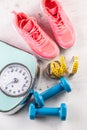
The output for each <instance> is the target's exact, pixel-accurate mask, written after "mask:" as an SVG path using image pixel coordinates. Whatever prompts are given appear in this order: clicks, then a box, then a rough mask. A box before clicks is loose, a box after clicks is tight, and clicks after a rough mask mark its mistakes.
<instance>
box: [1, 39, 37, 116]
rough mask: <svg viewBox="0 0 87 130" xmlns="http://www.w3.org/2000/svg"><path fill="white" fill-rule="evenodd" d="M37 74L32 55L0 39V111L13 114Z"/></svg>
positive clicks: (35, 79)
mask: <svg viewBox="0 0 87 130" xmlns="http://www.w3.org/2000/svg"><path fill="white" fill-rule="evenodd" d="M38 75H39V67H38V64H37V60H36V58H35V57H34V56H33V55H31V54H29V53H27V52H24V51H22V50H19V49H17V48H14V47H12V46H10V45H8V44H7V43H4V42H2V41H0V112H4V113H8V114H13V113H15V112H17V111H18V110H19V109H20V108H22V107H23V106H24V105H25V103H26V101H27V100H28V99H29V98H30V96H31V90H32V89H34V87H35V84H36V81H37V79H38Z"/></svg>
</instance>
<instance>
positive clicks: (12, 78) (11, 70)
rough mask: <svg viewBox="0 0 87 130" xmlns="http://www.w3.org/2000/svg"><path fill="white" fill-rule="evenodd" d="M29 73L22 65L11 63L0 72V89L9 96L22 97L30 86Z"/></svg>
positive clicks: (30, 78)
mask: <svg viewBox="0 0 87 130" xmlns="http://www.w3.org/2000/svg"><path fill="white" fill-rule="evenodd" d="M31 82H32V77H31V73H30V71H29V70H28V69H27V67H25V66H24V65H22V64H19V63H12V64H9V65H7V66H6V67H5V68H4V69H3V70H2V72H1V76H0V84H1V85H0V88H1V90H2V91H3V92H4V93H5V94H7V95H9V96H22V95H24V94H25V93H26V92H27V91H28V89H29V88H30V86H31Z"/></svg>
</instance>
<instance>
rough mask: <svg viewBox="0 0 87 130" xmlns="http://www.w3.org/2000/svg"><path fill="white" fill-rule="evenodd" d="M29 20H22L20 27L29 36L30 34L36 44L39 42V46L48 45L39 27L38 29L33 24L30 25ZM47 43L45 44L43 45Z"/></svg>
mask: <svg viewBox="0 0 87 130" xmlns="http://www.w3.org/2000/svg"><path fill="white" fill-rule="evenodd" d="M28 21H29V20H22V21H21V23H20V25H21V27H22V28H23V29H24V30H25V31H27V34H29V36H30V37H32V38H33V39H34V40H35V41H36V42H38V44H39V45H42V46H45V45H46V43H47V40H46V39H45V37H44V36H43V35H42V34H41V32H40V31H39V29H38V27H36V26H35V25H34V23H33V25H31V24H28ZM43 43H45V44H43Z"/></svg>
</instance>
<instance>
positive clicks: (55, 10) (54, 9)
mask: <svg viewBox="0 0 87 130" xmlns="http://www.w3.org/2000/svg"><path fill="white" fill-rule="evenodd" d="M49 12H50V14H52V15H53V16H55V15H57V13H58V7H57V6H56V7H53V8H51V9H49Z"/></svg>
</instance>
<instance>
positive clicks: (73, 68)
mask: <svg viewBox="0 0 87 130" xmlns="http://www.w3.org/2000/svg"><path fill="white" fill-rule="evenodd" d="M78 66H79V58H78V57H77V56H73V57H72V59H71V61H70V64H69V66H68V73H69V75H73V74H75V73H77V70H78Z"/></svg>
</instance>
